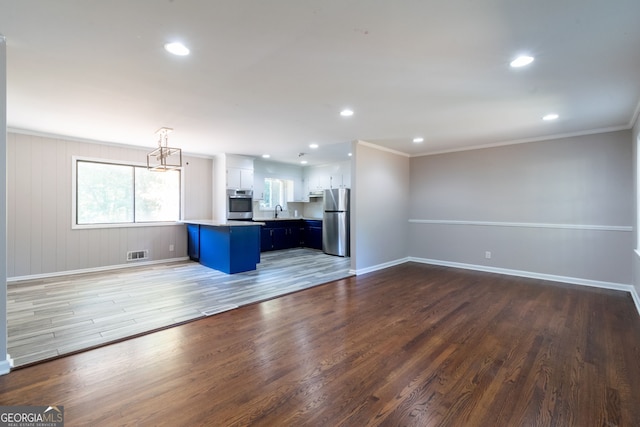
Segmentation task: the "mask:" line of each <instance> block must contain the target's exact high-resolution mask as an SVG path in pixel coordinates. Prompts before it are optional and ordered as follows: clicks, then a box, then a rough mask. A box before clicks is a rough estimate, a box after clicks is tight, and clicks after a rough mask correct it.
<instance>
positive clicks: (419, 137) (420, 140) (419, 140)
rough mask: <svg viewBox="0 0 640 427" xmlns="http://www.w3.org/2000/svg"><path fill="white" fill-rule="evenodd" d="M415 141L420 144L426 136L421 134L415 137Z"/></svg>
mask: <svg viewBox="0 0 640 427" xmlns="http://www.w3.org/2000/svg"><path fill="white" fill-rule="evenodd" d="M413 142H415V143H416V144H419V143H421V142H424V138H423V137H421V136H418V137H416V138H413Z"/></svg>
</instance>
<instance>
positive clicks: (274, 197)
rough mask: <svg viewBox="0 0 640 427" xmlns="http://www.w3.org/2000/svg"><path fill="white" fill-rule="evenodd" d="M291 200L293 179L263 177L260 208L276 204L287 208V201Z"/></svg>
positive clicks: (267, 207)
mask: <svg viewBox="0 0 640 427" xmlns="http://www.w3.org/2000/svg"><path fill="white" fill-rule="evenodd" d="M289 200H293V181H292V180H290V179H277V178H265V179H264V195H263V199H262V201H261V202H260V208H261V209H273V208H275V207H276V206H277V205H280V206H282V209H284V210H286V209H287V201H289Z"/></svg>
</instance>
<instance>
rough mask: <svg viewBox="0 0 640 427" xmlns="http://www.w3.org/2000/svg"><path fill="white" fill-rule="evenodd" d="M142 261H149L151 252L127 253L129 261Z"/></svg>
mask: <svg viewBox="0 0 640 427" xmlns="http://www.w3.org/2000/svg"><path fill="white" fill-rule="evenodd" d="M141 259H149V251H148V250H146V249H145V250H143V251H129V252H127V261H138V260H141Z"/></svg>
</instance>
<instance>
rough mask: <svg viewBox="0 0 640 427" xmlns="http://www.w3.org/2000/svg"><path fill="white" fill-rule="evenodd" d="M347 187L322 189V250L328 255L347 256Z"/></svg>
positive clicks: (348, 192)
mask: <svg viewBox="0 0 640 427" xmlns="http://www.w3.org/2000/svg"><path fill="white" fill-rule="evenodd" d="M349 197H350V191H349V189H348V188H333V189H331V190H324V199H323V200H324V214H323V216H322V250H323V251H324V253H327V254H329V255H338V256H349Z"/></svg>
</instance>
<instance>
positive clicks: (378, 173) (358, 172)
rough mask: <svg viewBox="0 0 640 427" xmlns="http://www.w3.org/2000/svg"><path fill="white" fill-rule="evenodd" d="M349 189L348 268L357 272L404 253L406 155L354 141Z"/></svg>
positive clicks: (393, 260) (390, 262) (397, 259)
mask: <svg viewBox="0 0 640 427" xmlns="http://www.w3.org/2000/svg"><path fill="white" fill-rule="evenodd" d="M353 152H354V153H355V154H354V159H353V161H352V171H353V172H352V174H351V175H352V177H351V184H352V191H351V209H352V211H351V267H352V269H353V270H355V271H356V273H358V274H361V273H365V272H368V271H373V270H376V269H379V268H383V267H385V266H388V265H393V264H395V263H399V262H404V261H406V258H407V256H408V252H407V237H408V235H407V233H408V223H407V220H408V215H407V214H408V210H409V192H408V191H407V189H408V188H409V158H408V157H407V156H404V155H400V154H396V153H392V152H389V151H386V150H382V149H380V148H376V147H374V146H371V145H370V144H367V143H364V142H362V141H360V142H358V143H357V144H355V147H354V150H353Z"/></svg>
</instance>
